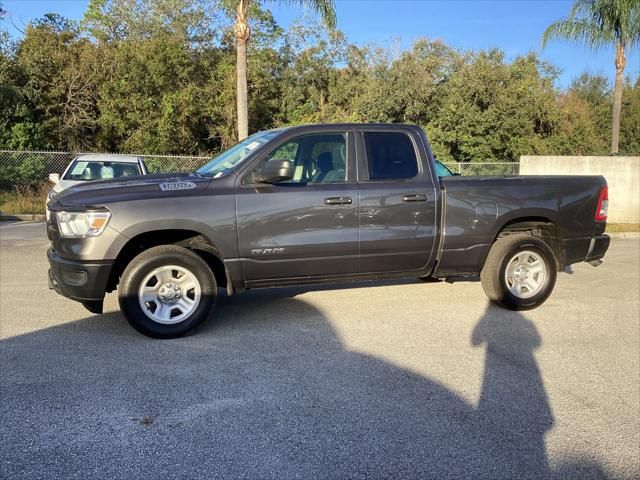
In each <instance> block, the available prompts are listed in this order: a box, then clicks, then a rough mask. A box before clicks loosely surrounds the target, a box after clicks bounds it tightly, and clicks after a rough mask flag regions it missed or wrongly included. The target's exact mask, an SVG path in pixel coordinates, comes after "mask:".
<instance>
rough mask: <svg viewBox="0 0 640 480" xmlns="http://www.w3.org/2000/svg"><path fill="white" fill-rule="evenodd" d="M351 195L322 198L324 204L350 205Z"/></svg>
mask: <svg viewBox="0 0 640 480" xmlns="http://www.w3.org/2000/svg"><path fill="white" fill-rule="evenodd" d="M352 201H353V200H351V197H329V198H325V199H324V204H325V205H351V202H352Z"/></svg>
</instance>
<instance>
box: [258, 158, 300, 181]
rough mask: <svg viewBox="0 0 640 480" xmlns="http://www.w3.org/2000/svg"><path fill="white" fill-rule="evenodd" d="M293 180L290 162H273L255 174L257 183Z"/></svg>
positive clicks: (266, 164)
mask: <svg viewBox="0 0 640 480" xmlns="http://www.w3.org/2000/svg"><path fill="white" fill-rule="evenodd" d="M291 178H293V167H292V166H291V162H290V161H288V160H271V161H269V162H267V163H265V164H264V165H263V166H262V167H261V168H259V169H258V170H256V171H255V172H253V181H254V182H257V183H278V182H284V181H285V180H291Z"/></svg>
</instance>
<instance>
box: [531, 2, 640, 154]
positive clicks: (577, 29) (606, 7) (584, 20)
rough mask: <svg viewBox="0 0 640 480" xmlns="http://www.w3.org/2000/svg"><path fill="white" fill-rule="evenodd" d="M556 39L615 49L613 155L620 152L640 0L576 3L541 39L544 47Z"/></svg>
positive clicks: (638, 35)
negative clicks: (624, 100) (624, 99)
mask: <svg viewBox="0 0 640 480" xmlns="http://www.w3.org/2000/svg"><path fill="white" fill-rule="evenodd" d="M553 38H565V39H569V40H576V41H578V42H581V43H584V44H586V45H588V46H590V47H591V48H594V49H598V48H601V47H603V46H605V45H614V46H615V51H616V55H615V67H616V80H615V86H614V89H613V109H612V120H611V150H610V151H611V154H617V153H618V143H619V138H620V117H621V112H622V91H623V83H624V69H625V66H626V64H627V59H626V52H627V50H631V49H633V48H634V47H635V46H637V45H638V44H640V2H639V1H638V0H575V1H574V3H573V5H572V7H571V10H570V11H569V15H568V16H567V17H566V18H563V19H561V20H558V21H556V22H554V23H552V24H551V25H550V26H549V27H548V28H547V29H546V30H545V32H544V34H543V36H542V44H543V47H544V46H545V45H546V44H547V43H548V42H549V41H550V40H551V39H553Z"/></svg>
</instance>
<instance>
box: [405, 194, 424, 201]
mask: <svg viewBox="0 0 640 480" xmlns="http://www.w3.org/2000/svg"><path fill="white" fill-rule="evenodd" d="M402 201H403V202H426V201H427V196H426V195H422V194H412V193H410V194H405V195H403V196H402Z"/></svg>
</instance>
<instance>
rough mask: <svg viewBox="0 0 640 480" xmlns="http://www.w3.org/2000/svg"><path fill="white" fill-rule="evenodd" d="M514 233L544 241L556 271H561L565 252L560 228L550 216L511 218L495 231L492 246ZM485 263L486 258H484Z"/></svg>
mask: <svg viewBox="0 0 640 480" xmlns="http://www.w3.org/2000/svg"><path fill="white" fill-rule="evenodd" d="M516 233H528V234H530V235H532V236H534V237H538V238H540V239H542V240H544V241H545V243H547V244H548V245H549V247H551V249H552V250H553V253H554V255H555V257H556V261H557V269H558V270H562V269H563V268H564V266H565V250H564V245H563V243H562V237H561V233H560V227H559V226H558V224H557V223H556V222H554V221H553V219H552V218H551V217H550V216H544V215H531V216H523V217H516V218H512V219H510V220H508V221H506V222H503V223H502V225H501V226H500V227H499V229H498V230H497V232H496V234H495V236H494V238H493V241H492V245H493V244H494V243H495V242H496V241H497V240H498V239H499V238H502V237H505V236H507V235H513V234H516ZM485 261H486V258H485Z"/></svg>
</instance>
